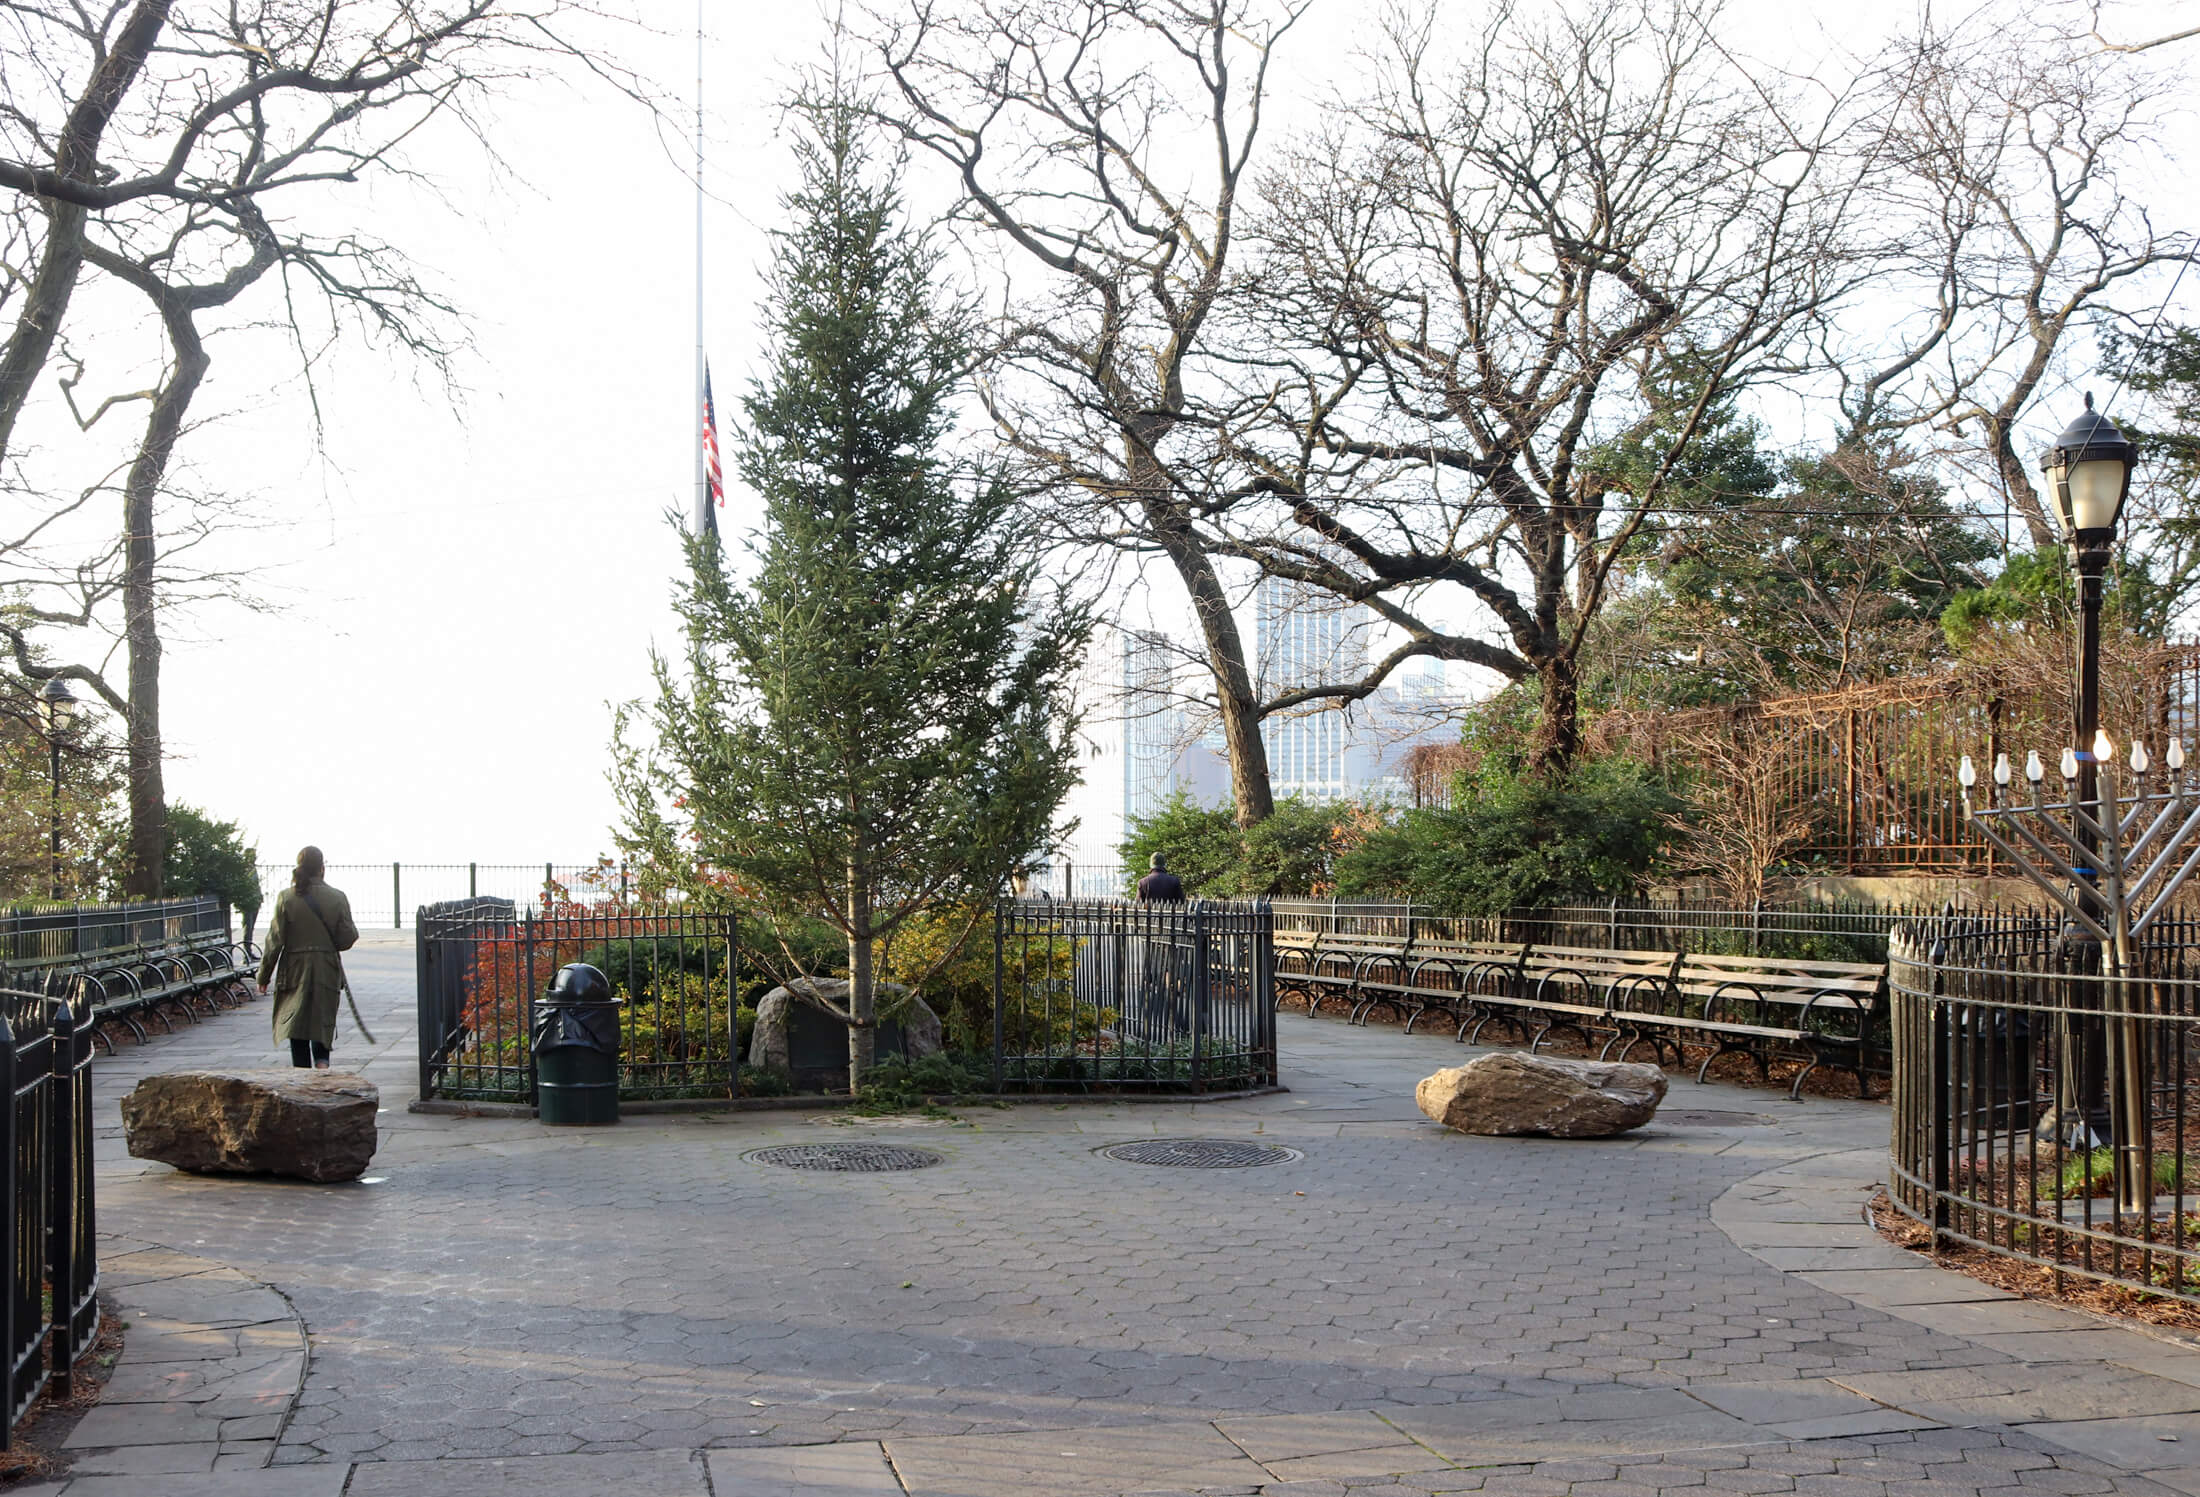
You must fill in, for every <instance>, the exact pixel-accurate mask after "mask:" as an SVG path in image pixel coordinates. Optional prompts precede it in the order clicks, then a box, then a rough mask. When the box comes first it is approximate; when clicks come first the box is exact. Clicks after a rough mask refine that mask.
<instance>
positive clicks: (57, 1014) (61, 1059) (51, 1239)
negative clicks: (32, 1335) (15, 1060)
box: [46, 997, 79, 1398]
mask: <svg viewBox="0 0 2200 1497" xmlns="http://www.w3.org/2000/svg"><path fill="white" fill-rule="evenodd" d="M48 1027H49V1029H50V1031H51V1038H52V1046H51V1051H50V1053H51V1055H52V1057H53V1075H52V1078H51V1080H50V1081H48V1083H47V1089H48V1090H49V1091H51V1092H52V1093H53V1096H52V1098H51V1101H52V1104H53V1106H52V1114H51V1121H50V1123H49V1124H48V1126H49V1127H51V1128H52V1129H53V1139H52V1149H53V1156H52V1158H51V1159H50V1160H49V1161H48V1162H47V1166H46V1280H47V1283H48V1285H49V1286H50V1290H51V1294H52V1299H53V1316H52V1320H53V1334H52V1336H51V1337H50V1338H49V1343H48V1344H49V1349H50V1352H51V1355H52V1357H53V1389H54V1393H55V1395H56V1396H57V1397H61V1398H67V1397H68V1396H69V1386H70V1383H69V1369H70V1367H71V1365H72V1364H73V1362H74V1357H75V1351H76V1348H75V1347H74V1345H72V1344H71V1343H72V1340H73V1337H72V1333H73V1331H74V1330H75V1320H76V1316H75V1313H74V1312H75V1310H76V1307H77V1300H78V1298H79V1296H78V1294H77V1283H76V1232H75V1227H76V1191H77V1185H78V1181H77V1166H78V1164H79V1161H78V1159H77V1157H76V1101H77V1098H76V1015H75V1014H74V1013H72V1012H71V1011H70V1009H69V1000H68V999H67V998H66V997H64V998H62V999H61V1001H60V1002H58V1003H56V1004H55V1005H54V1008H53V1015H52V1020H51V1023H50V1024H49V1026H48Z"/></svg>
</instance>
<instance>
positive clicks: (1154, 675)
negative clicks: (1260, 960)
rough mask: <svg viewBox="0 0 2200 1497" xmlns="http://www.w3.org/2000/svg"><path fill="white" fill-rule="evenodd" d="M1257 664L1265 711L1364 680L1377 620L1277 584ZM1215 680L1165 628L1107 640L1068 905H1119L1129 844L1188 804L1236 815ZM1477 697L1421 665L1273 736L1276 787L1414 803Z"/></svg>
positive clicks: (1092, 688) (1062, 885)
mask: <svg viewBox="0 0 2200 1497" xmlns="http://www.w3.org/2000/svg"><path fill="white" fill-rule="evenodd" d="M1252 601H1253V610H1252V611H1253V619H1252V625H1253V639H1252V645H1253V665H1254V673H1255V679H1256V689H1257V690H1258V692H1259V694H1260V696H1261V697H1262V699H1263V700H1269V699H1273V698H1274V697H1275V696H1277V695H1278V694H1279V693H1282V692H1284V691H1288V690H1290V689H1292V688H1293V687H1298V686H1309V685H1328V684H1334V683H1338V682H1345V681H1356V680H1359V679H1360V678H1361V677H1362V676H1364V675H1365V674H1366V672H1367V668H1368V658H1369V655H1370V653H1371V651H1372V647H1373V644H1374V639H1373V636H1374V632H1375V628H1376V622H1375V618H1374V615H1373V613H1372V611H1371V610H1369V609H1367V608H1365V607H1359V606H1355V605H1350V604H1340V603H1339V602H1337V601H1336V599H1335V598H1333V597H1331V596H1329V595H1327V594H1323V593H1319V592H1315V591H1312V590H1311V589H1307V588H1305V587H1303V586H1301V585H1298V584H1293V583H1290V582H1283V581H1278V580H1276V579H1273V578H1271V579H1267V580H1265V581H1263V582H1262V583H1260V585H1259V586H1258V587H1257V588H1255V590H1254V595H1253V600H1252ZM1212 691H1213V679H1212V677H1211V676H1210V675H1209V674H1208V672H1207V669H1206V667H1205V665H1204V664H1203V662H1202V660H1201V658H1200V655H1199V641H1198V640H1197V639H1196V638H1172V637H1171V636H1169V635H1168V634H1165V633H1163V632H1161V631H1158V630H1155V629H1151V628H1139V629H1133V628H1124V627H1120V626H1110V627H1105V628H1102V629H1100V630H1098V631H1097V632H1096V633H1095V634H1094V635H1093V639H1092V643H1091V645H1090V646H1089V647H1088V648H1087V651H1086V655H1085V661H1084V666H1083V668H1082V670H1081V671H1080V672H1079V678H1078V688H1077V696H1078V704H1079V708H1080V711H1081V713H1082V721H1081V723H1080V725H1079V728H1078V741H1079V745H1080V748H1081V754H1080V760H1081V765H1080V767H1081V769H1082V771H1083V774H1082V779H1081V782H1080V783H1079V784H1078V785H1077V787H1076V788H1075V789H1074V790H1072V791H1071V792H1070V796H1069V799H1068V801H1067V802H1065V804H1064V805H1063V808H1062V825H1063V828H1064V835H1063V838H1062V841H1061V844H1060V846H1059V848H1058V850H1057V855H1056V858H1057V860H1056V861H1055V862H1054V863H1053V865H1052V866H1051V867H1050V868H1049V870H1048V872H1047V876H1046V881H1045V883H1044V885H1043V886H1044V887H1046V888H1047V889H1049V890H1051V891H1052V892H1054V893H1056V894H1062V893H1064V892H1074V893H1076V894H1078V895H1081V896H1091V895H1119V894H1122V893H1124V892H1126V890H1127V889H1128V887H1129V883H1128V879H1129V876H1130V874H1132V873H1135V872H1137V871H1139V870H1126V869H1124V867H1123V865H1122V856H1121V852H1120V848H1121V844H1122V843H1123V841H1124V839H1125V838H1126V837H1127V836H1128V835H1129V831H1130V828H1131V826H1132V825H1133V823H1135V822H1137V821H1138V820H1139V819H1141V818H1143V817H1148V816H1151V815H1153V814H1154V813H1155V812H1157V811H1159V810H1160V809H1161V808H1162V807H1163V806H1165V805H1167V804H1168V802H1169V800H1170V798H1171V797H1173V796H1177V795H1182V796H1185V797H1187V798H1188V799H1190V800H1192V801H1193V802H1195V803H1197V804H1199V805H1203V806H1216V805H1228V804H1229V802H1230V790H1231V786H1230V766H1229V759H1228V755H1227V753H1226V751H1225V749H1224V747H1223V741H1222V730H1221V728H1220V727H1219V726H1218V725H1217V723H1216V721H1215V718H1214V710H1213V708H1212V706H1211V705H1203V699H1205V698H1207V697H1209V696H1210V694H1211V693H1212ZM1464 705H1465V697H1464V695H1463V694H1461V693H1458V692H1456V691H1454V690H1453V688H1452V686H1451V683H1450V680H1449V677H1448V676H1447V674H1446V671H1445V667H1444V665H1443V663H1442V662H1441V661H1427V662H1423V663H1421V664H1419V665H1418V666H1415V665H1408V666H1407V667H1406V668H1405V669H1404V670H1401V671H1400V672H1398V674H1397V676H1396V677H1395V678H1394V679H1393V680H1392V681H1390V682H1386V683H1385V684H1384V685H1382V686H1380V687H1378V688H1377V689H1376V690H1375V691H1374V692H1373V693H1371V694H1370V695H1369V696H1367V697H1365V698H1363V699H1362V700H1360V701H1358V702H1355V703H1353V704H1352V706H1351V708H1350V709H1349V710H1344V711H1339V710H1337V709H1335V708H1333V707H1326V706H1323V705H1320V704H1319V703H1309V704H1308V705H1307V706H1306V707H1304V708H1302V709H1299V710H1298V711H1296V712H1293V713H1289V714H1278V715H1276V716H1274V717H1271V718H1269V719H1268V720H1267V721H1266V722H1265V723H1263V724H1262V727H1261V739H1262V742H1263V743H1264V744H1265V745H1266V746H1267V749H1268V768H1269V780H1270V786H1271V788H1272V789H1273V791H1274V793H1275V794H1276V795H1277V796H1279V797H1281V796H1291V795H1296V796H1302V797H1304V798H1306V799H1308V800H1345V799H1362V798H1366V799H1376V800H1392V801H1398V802H1403V801H1405V800H1406V799H1407V798H1408V796H1409V794H1410V787H1409V786H1408V784H1407V782H1406V779H1405V777H1404V774H1403V766H1404V763H1405V760H1406V758H1407V756H1408V754H1409V753H1410V752H1411V750H1412V749H1413V748H1414V746H1415V745H1416V744H1421V743H1456V742H1457V741H1458V737H1459V711H1460V709H1461V708H1462V707H1463V706H1464Z"/></svg>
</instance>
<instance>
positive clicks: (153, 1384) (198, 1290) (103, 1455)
mask: <svg viewBox="0 0 2200 1497" xmlns="http://www.w3.org/2000/svg"><path fill="white" fill-rule="evenodd" d="M102 1245H103V1247H104V1246H106V1245H107V1239H104V1238H103V1239H102ZM133 1247H134V1250H132V1251H128V1252H124V1253H117V1254H113V1255H111V1256H108V1257H106V1258H105V1260H104V1261H103V1263H102V1268H101V1277H102V1282H103V1284H104V1285H105V1287H106V1291H107V1295H108V1298H109V1299H110V1300H111V1301H112V1303H113V1305H114V1307H115V1309H116V1311H117V1312H118V1313H119V1315H120V1316H121V1318H122V1320H123V1322H124V1324H125V1326H126V1327H127V1329H126V1331H125V1332H124V1336H123V1343H122V1355H121V1357H120V1358H119V1359H118V1360H117V1362H116V1364H115V1368H114V1372H113V1374H112V1375H111V1377H110V1378H109V1380H108V1384H107V1387H106V1389H105V1390H104V1392H103V1393H102V1395H101V1400H100V1402H99V1403H98V1404H97V1405H95V1406H94V1407H92V1408H91V1409H89V1410H87V1411H86V1412H85V1414H84V1416H83V1417H82V1418H81V1419H79V1420H78V1421H77V1423H76V1426H75V1428H73V1429H72V1430H70V1432H69V1435H68V1438H67V1439H66V1440H64V1441H63V1442H62V1449H63V1451H64V1452H66V1454H67V1457H68V1460H69V1462H70V1470H71V1473H72V1475H74V1476H76V1477H78V1478H87V1479H88V1478H90V1477H93V1476H102V1477H112V1478H115V1479H117V1480H124V1479H127V1480H132V1481H140V1482H141V1485H140V1488H139V1489H140V1490H141V1491H142V1490H143V1484H142V1482H143V1479H145V1478H151V1477H159V1478H161V1483H160V1485H161V1487H162V1490H163V1491H166V1490H168V1489H169V1482H170V1480H171V1479H178V1478H182V1477H185V1476H197V1475H205V1476H207V1477H209V1478H213V1477H215V1476H216V1475H217V1474H218V1475H219V1478H220V1480H223V1481H227V1480H231V1479H234V1478H241V1477H243V1476H246V1475H247V1474H249V1473H251V1472H255V1471H257V1470H258V1469H259V1468H261V1467H264V1466H266V1465H267V1464H268V1462H269V1461H270V1460H271V1459H272V1458H273V1457H274V1453H275V1444H276V1441H277V1439H278V1438H279V1437H280V1435H281V1433H282V1428H283V1424H284V1422H285V1421H286V1419H287V1418H288V1417H289V1413H290V1409H291V1407H292V1404H293V1403H294V1401H295V1400H296V1398H297V1395H298V1390H299V1387H300V1385H301V1383H302V1382H303V1380H304V1376H305V1365H306V1337H305V1330H304V1327H303V1326H301V1325H300V1324H299V1322H298V1318H297V1316H296V1314H294V1313H293V1312H292V1311H291V1309H290V1305H289V1302H288V1301H287V1300H285V1299H284V1298H283V1297H282V1296H281V1295H280V1294H277V1293H276V1292H274V1291H273V1290H272V1289H270V1288H268V1287H267V1286H266V1285H264V1284H256V1283H254V1282H252V1281H251V1280H249V1279H247V1278H245V1277H244V1275H242V1274H240V1273H238V1272H236V1270H234V1269H231V1268H228V1267H225V1266H222V1265H219V1264H214V1263H209V1262H208V1261H206V1260H205V1259H203V1258H197V1257H194V1256H192V1255H190V1254H188V1253H177V1252H171V1251H167V1250H163V1249H145V1248H142V1247H135V1245H133ZM116 1263H119V1264H121V1265H122V1272H121V1273H120V1275H119V1276H118V1277H119V1279H120V1282H119V1283H110V1282H107V1278H106V1269H107V1267H108V1266H109V1265H110V1264H116ZM83 1485H84V1483H83V1481H82V1480H79V1481H78V1482H77V1483H76V1484H75V1485H73V1486H71V1488H70V1490H71V1491H79V1490H80V1489H81V1488H82V1487H83ZM269 1490H270V1491H271V1492H275V1491H281V1490H284V1489H282V1488H281V1487H280V1486H279V1484H278V1485H276V1486H271V1487H270V1488H269Z"/></svg>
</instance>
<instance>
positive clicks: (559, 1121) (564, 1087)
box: [534, 962, 624, 1128]
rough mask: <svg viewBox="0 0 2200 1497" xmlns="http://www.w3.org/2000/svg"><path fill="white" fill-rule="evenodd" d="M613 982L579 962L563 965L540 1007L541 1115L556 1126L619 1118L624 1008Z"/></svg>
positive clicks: (537, 1080) (537, 1100)
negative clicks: (620, 1037) (620, 1045)
mask: <svg viewBox="0 0 2200 1497" xmlns="http://www.w3.org/2000/svg"><path fill="white" fill-rule="evenodd" d="M623 1001H624V1000H622V999H621V998H620V997H619V996H618V995H617V994H615V993H613V992H612V991H611V982H610V979H608V978H606V977H605V976H604V975H603V973H601V972H599V971H597V970H596V969H595V968H594V967H591V966H588V965H587V964H585V963H582V962H575V963H573V964H572V965H571V966H568V967H560V968H559V969H558V975H557V977H556V979H555V980H553V981H552V982H551V984H550V991H549V992H547V993H545V994H544V995H543V997H542V1001H541V1002H540V1003H538V1004H536V1005H535V1026H534V1027H535V1035H534V1049H535V1116H536V1117H537V1118H540V1119H541V1120H542V1121H543V1122H545V1123H547V1124H550V1125H551V1126H553V1127H561V1128H595V1127H601V1126H602V1125H604V1124H606V1123H616V1122H617V1121H618V1120H619V1007H620V1005H621V1003H622V1002H623Z"/></svg>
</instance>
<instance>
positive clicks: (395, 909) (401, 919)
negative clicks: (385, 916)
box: [390, 863, 405, 930]
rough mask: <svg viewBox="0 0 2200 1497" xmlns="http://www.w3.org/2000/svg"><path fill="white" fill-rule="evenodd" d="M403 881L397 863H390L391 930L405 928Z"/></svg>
mask: <svg viewBox="0 0 2200 1497" xmlns="http://www.w3.org/2000/svg"><path fill="white" fill-rule="evenodd" d="M402 883H403V881H402V880H401V879H400V877H399V872H398V866H397V865H396V864H395V863H392V864H390V929H391V930H403V929H404V928H405V894H404V890H403V887H402Z"/></svg>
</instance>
